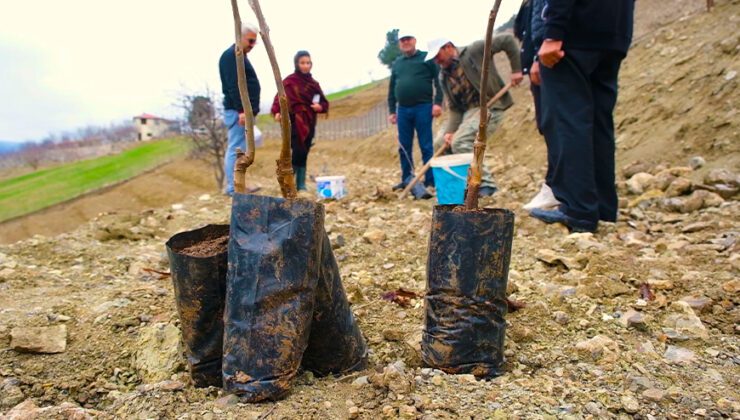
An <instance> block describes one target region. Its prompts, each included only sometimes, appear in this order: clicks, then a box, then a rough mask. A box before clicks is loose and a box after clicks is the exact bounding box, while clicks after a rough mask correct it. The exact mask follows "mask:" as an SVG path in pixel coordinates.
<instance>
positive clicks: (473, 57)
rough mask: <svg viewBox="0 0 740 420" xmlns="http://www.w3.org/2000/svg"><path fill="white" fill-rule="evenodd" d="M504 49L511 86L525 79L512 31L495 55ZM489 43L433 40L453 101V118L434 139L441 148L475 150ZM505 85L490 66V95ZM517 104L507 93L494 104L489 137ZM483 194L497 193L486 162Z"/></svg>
mask: <svg viewBox="0 0 740 420" xmlns="http://www.w3.org/2000/svg"><path fill="white" fill-rule="evenodd" d="M501 51H504V52H505V53H506V55H507V57H508V58H509V64H510V65H511V85H512V86H517V85H519V84H520V83H521V82H522V79H523V75H522V65H521V61H520V60H521V57H520V56H519V45H518V44H517V42H516V39H514V37H513V36H512V35H510V34H502V35H497V36H495V37H494V38H493V41H492V42H491V57H492V56H493V54H496V53H498V52H501ZM484 52H485V43H484V42H483V41H482V40H481V41H476V42H474V43H472V44H470V45H468V46H465V47H460V48H458V47H456V46H455V45H454V44H453V43H452V41H450V40H449V39H447V38H440V39H435V40H433V41H431V42H430V43H429V58H428V59H429V60H434V61H435V62H436V63H437V64H438V65H439V66H440V68H441V71H440V76H439V78H440V85H441V87H442V91H443V92H444V95H445V97H446V98H447V103H448V104H449V114H450V116H449V119H448V120H447V124H446V125H445V126H444V127H443V128H442V130H440V132H439V134H438V136H437V138H436V139H435V142H434V149H435V150H438V149H439V148H440V147H442V144H444V143H447V144H448V145H449V146H450V148H451V152H452V153H455V154H456V153H472V152H473V143H475V137H476V135H477V134H478V126H479V122H480V112H479V109H480V91H481V86H480V81H481V69H482V65H481V64H482V63H483V56H484ZM503 87H504V82H503V80H502V79H501V76H500V75H499V73H498V70H497V69H496V65H495V64H493V65H491V67H490V73H489V77H488V86H485V87H484V89H486V97H487V98H492V97H493V96H494V95H496V93H498V92H499V91H500V90H501V89H502V88H503ZM513 104H514V100H513V99H512V98H511V94H509V92H506V94H504V95H503V96H502V97H501V99H499V100H498V101H496V102H495V103H493V104H492V105H490V108H489V113H488V129H487V131H486V134H487V137H490V136H491V135H493V133H494V132H495V131H496V129H497V128H498V126H499V124H500V123H501V120H502V119H503V115H504V111H505V110H506V109H508V108H509V107H511V106H512V105H513ZM482 172H483V174H482V179H481V187H480V190H479V195H480V196H481V197H485V196H491V195H493V194H494V193H495V192H496V184H495V183H494V181H493V174H492V173H491V168H490V167H489V166H488V165H487V164H485V163H484V165H483V170H482Z"/></svg>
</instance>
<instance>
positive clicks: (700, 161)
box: [689, 156, 707, 170]
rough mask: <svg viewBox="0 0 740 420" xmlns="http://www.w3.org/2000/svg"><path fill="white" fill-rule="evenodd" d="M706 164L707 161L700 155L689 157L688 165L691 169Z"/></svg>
mask: <svg viewBox="0 0 740 420" xmlns="http://www.w3.org/2000/svg"><path fill="white" fill-rule="evenodd" d="M706 164H707V161H706V160H705V159H704V158H703V157H701V156H694V157H692V158H691V159H689V166H691V169H693V170H697V169H699V168H701V167H702V166H704V165H706Z"/></svg>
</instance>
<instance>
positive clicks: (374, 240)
mask: <svg viewBox="0 0 740 420" xmlns="http://www.w3.org/2000/svg"><path fill="white" fill-rule="evenodd" d="M386 237H387V236H386V234H385V232H383V231H382V230H379V229H370V230H368V231H367V232H365V233H364V234H362V239H364V240H365V242H367V243H369V244H374V245H377V244H379V243H381V242H383V241H384V240H385V239H386Z"/></svg>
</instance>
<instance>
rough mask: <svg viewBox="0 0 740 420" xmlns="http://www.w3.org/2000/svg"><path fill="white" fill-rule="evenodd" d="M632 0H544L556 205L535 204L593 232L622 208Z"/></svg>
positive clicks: (552, 218)
mask: <svg viewBox="0 0 740 420" xmlns="http://www.w3.org/2000/svg"><path fill="white" fill-rule="evenodd" d="M634 9H635V2H634V0H609V1H604V0H546V1H545V3H544V8H543V11H542V18H543V21H544V34H543V41H542V45H541V47H540V49H539V52H538V58H539V63H540V76H541V79H542V121H541V123H542V131H543V132H544V135H545V138H546V139H547V140H548V142H549V143H550V146H551V148H552V149H553V150H554V153H553V163H554V167H553V170H552V177H551V180H550V187H552V191H553V194H554V195H555V198H557V200H558V201H559V202H560V203H561V204H560V206H559V208H558V209H555V210H542V209H534V210H532V211H531V213H530V214H531V215H532V216H533V217H535V218H537V219H540V220H542V221H544V222H546V223H562V224H565V225H566V226H568V228H569V229H570V230H572V231H578V232H584V231H585V232H595V231H596V229H597V227H598V223H599V221H606V222H615V221H616V219H617V212H618V199H617V190H616V185H615V173H614V171H615V167H614V166H615V164H614V151H615V145H614V119H613V112H614V106H615V104H616V102H617V77H618V75H619V68H620V65H621V63H622V60H623V59H624V58H625V57H626V55H627V51H628V49H629V46H630V44H631V42H632V30H633V19H634Z"/></svg>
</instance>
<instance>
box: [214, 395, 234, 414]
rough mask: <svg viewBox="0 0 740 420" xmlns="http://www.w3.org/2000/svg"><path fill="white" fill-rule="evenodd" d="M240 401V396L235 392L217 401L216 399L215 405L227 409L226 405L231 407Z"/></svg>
mask: <svg viewBox="0 0 740 420" xmlns="http://www.w3.org/2000/svg"><path fill="white" fill-rule="evenodd" d="M238 403H239V397H238V396H236V395H234V394H229V395H225V396H223V397H221V398H219V399H217V400H216V401H214V403H213V405H214V406H215V407H218V408H220V409H222V410H224V409H226V407H230V406H233V405H236V404H238Z"/></svg>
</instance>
